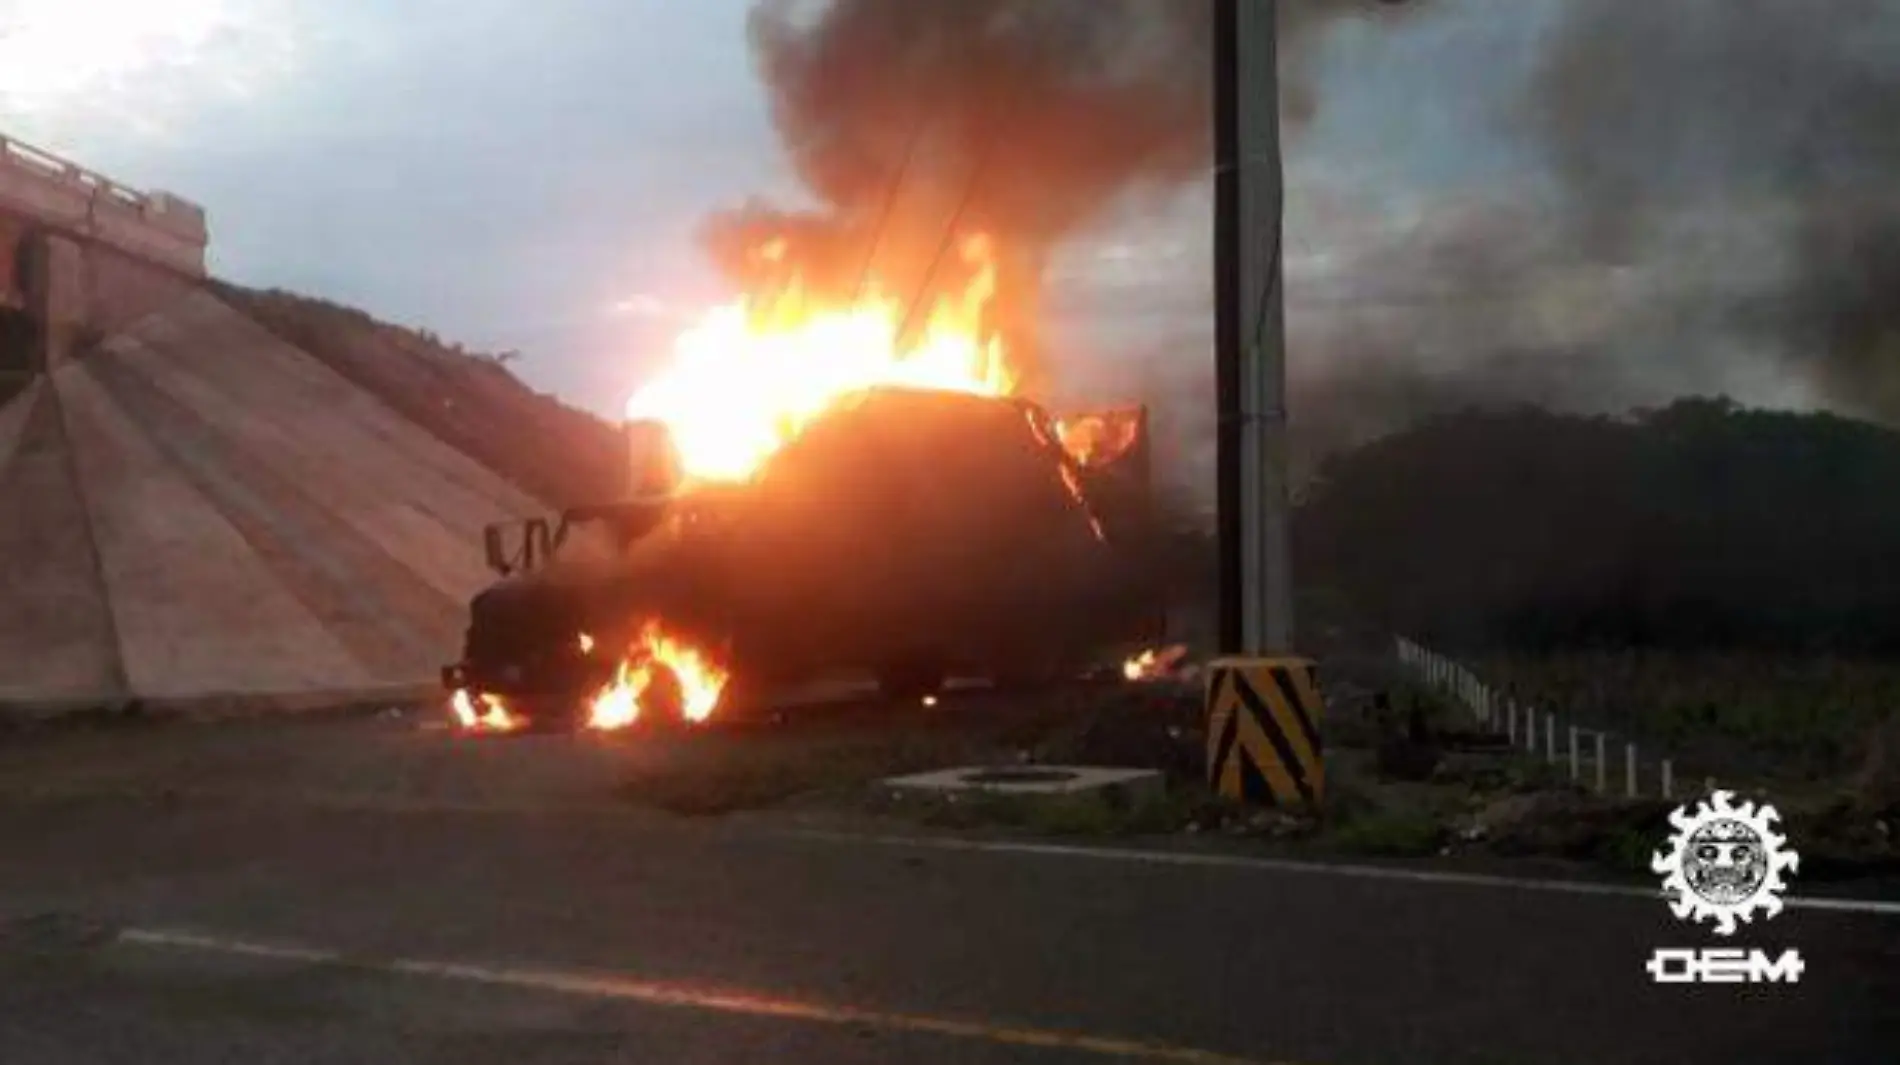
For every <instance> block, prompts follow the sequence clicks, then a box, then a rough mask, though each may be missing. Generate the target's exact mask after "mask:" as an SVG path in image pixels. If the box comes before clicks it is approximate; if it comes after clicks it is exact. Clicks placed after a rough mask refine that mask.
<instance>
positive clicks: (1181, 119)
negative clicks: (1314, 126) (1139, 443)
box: [705, 0, 1382, 388]
mask: <svg viewBox="0 0 1900 1065" xmlns="http://www.w3.org/2000/svg"><path fill="white" fill-rule="evenodd" d="M1280 7H1281V9H1282V12H1283V14H1282V21H1283V29H1282V33H1283V44H1284V54H1285V55H1286V56H1288V59H1287V61H1286V68H1287V70H1288V74H1289V79H1290V81H1291V82H1292V84H1293V86H1294V87H1293V88H1292V89H1291V90H1289V93H1288V112H1289V117H1290V118H1292V119H1293V120H1294V121H1295V122H1297V121H1300V120H1302V119H1304V118H1305V117H1306V116H1309V115H1310V114H1311V113H1312V111H1313V109H1314V103H1313V99H1312V95H1311V93H1309V92H1306V91H1304V89H1303V88H1301V86H1303V84H1304V82H1305V78H1306V75H1307V73H1308V71H1307V69H1306V63H1305V61H1304V58H1303V57H1304V56H1305V55H1306V52H1307V50H1306V49H1305V47H1304V43H1305V42H1306V41H1308V40H1310V39H1312V38H1313V37H1314V31H1315V30H1316V29H1317V28H1318V27H1320V26H1322V25H1324V24H1325V23H1326V22H1328V21H1329V20H1331V19H1333V18H1335V17H1338V16H1340V15H1342V14H1345V13H1349V12H1359V13H1371V12H1376V11H1379V10H1381V9H1382V8H1381V6H1380V5H1378V4H1376V3H1373V2H1372V0H1310V2H1305V3H1285V4H1281V5H1280ZM1212 13H1213V5H1212V4H1211V3H1209V2H1206V0H830V2H828V3H818V4H812V3H796V2H791V0H765V2H762V3H760V4H759V5H758V6H757V7H756V8H755V9H754V11H753V14H752V18H751V23H750V33H751V41H752V47H753V53H754V58H755V61H756V64H757V67H758V70H759V73H760V76H761V80H762V81H763V82H764V84H765V87H766V90H767V93H768V95H769V97H770V102H771V110H772V116H773V119H774V122H775V124H776V127H777V130H778V134H779V137H780V140H781V142H782V144H783V146H784V149H785V151H786V153H787V155H788V157H789V158H790V160H791V162H792V164H793V166H794V168H795V169H796V172H797V173H798V175H799V177H800V178H801V179H802V181H803V183H804V185H805V187H806V189H807V190H808V191H809V192H810V193H811V194H812V196H813V197H814V198H815V199H816V200H817V201H818V206H817V207H816V208H815V209H811V210H806V211H802V212H800V211H786V210H784V209H781V208H779V207H776V206H774V205H771V204H767V203H763V202H753V203H749V204H747V205H745V206H744V207H742V208H739V209H737V210H734V211H730V212H726V213H724V214H721V215H718V216H716V217H715V218H713V219H711V220H710V221H709V223H708V224H707V226H706V228H705V243H706V245H707V246H708V248H709V249H710V251H711V253H712V255H713V257H714V258H715V260H716V261H717V262H718V263H720V264H721V265H722V266H723V267H724V268H725V269H726V270H727V271H728V272H729V273H731V274H733V275H734V276H735V277H737V278H738V279H740V280H742V281H744V282H746V283H748V284H756V283H757V281H758V280H759V273H760V271H762V270H763V271H767V272H768V273H769V270H771V269H774V268H782V263H783V262H791V263H795V264H796V265H797V267H798V269H799V270H800V271H801V273H802V274H803V275H804V277H805V280H806V281H807V283H808V284H812V285H814V286H817V287H820V288H828V289H832V290H836V291H841V292H848V291H851V290H853V289H857V288H861V286H862V284H863V283H864V281H865V280H866V278H867V276H869V277H875V278H876V279H877V281H878V282H879V283H880V284H881V285H882V286H883V287H885V288H886V289H887V290H888V291H894V292H897V293H911V292H917V291H921V290H922V289H923V288H924V287H925V282H926V277H928V279H929V281H930V282H931V284H932V286H935V287H940V286H947V285H953V284H956V283H957V282H958V280H959V275H958V273H957V271H958V268H959V264H958V262H957V260H956V257H955V255H954V254H945V253H944V250H945V249H946V247H947V244H946V240H945V234H946V233H950V232H951V231H953V230H955V231H958V232H963V233H968V232H976V231H981V232H984V233H988V234H990V235H992V236H993V237H995V238H996V241H997V244H998V246H999V248H1000V250H1001V261H1000V273H1001V276H1000V278H999V282H1000V292H999V299H998V304H999V307H998V313H999V315H1000V319H1001V320H1000V321H999V322H998V323H997V324H998V326H999V327H1000V328H1003V329H1005V330H1006V331H1007V333H1008V335H1009V339H1010V342H1011V346H1012V348H1013V349H1015V350H1016V351H1017V353H1018V355H1019V358H1020V357H1026V361H1028V362H1029V363H1030V365H1029V367H1027V368H1028V369H1029V370H1030V382H1029V383H1030V385H1031V387H1032V388H1033V387H1035V384H1036V382H1037V380H1038V379H1037V377H1036V375H1035V370H1036V368H1037V367H1036V366H1035V363H1036V362H1038V361H1039V360H1037V359H1036V358H1035V348H1036V343H1035V334H1036V332H1037V330H1036V322H1037V319H1038V317H1039V314H1040V311H1041V305H1042V278H1043V270H1044V266H1045V264H1046V263H1047V261H1048V257H1049V255H1050V253H1051V251H1052V250H1053V249H1054V248H1055V247H1057V246H1058V245H1059V244H1060V243H1061V242H1062V241H1063V240H1065V239H1067V238H1069V237H1072V236H1074V235H1076V234H1077V233H1078V232H1080V231H1082V230H1083V229H1085V228H1086V227H1088V226H1089V225H1090V224H1091V223H1093V222H1095V221H1097V220H1099V219H1100V218H1101V217H1102V216H1103V214H1104V212H1105V211H1106V210H1107V209H1108V208H1109V207H1110V206H1111V205H1114V204H1117V203H1120V202H1122V201H1124V200H1125V199H1127V198H1130V197H1134V196H1138V195H1140V194H1142V193H1144V192H1157V193H1171V192H1174V191H1177V190H1179V189H1180V188H1181V187H1183V186H1184V185H1185V184H1187V183H1189V182H1191V181H1194V180H1196V179H1197V178H1200V177H1202V176H1204V175H1205V174H1207V173H1208V170H1209V166H1210V163H1211V158H1210V143H1211V138H1210V131H1211V114H1212V102H1211V89H1212V69H1211V66H1210V58H1211V54H1212V53H1211V37H1212ZM774 237H776V238H781V239H783V240H784V241H785V247H786V248H787V249H788V254H787V256H786V257H785V259H784V260H781V261H780V262H781V265H780V266H778V267H774V266H773V265H771V264H770V263H764V262H761V261H760V259H759V257H758V256H757V255H756V254H754V252H755V249H757V248H758V247H759V246H760V245H761V244H763V243H765V242H767V241H768V240H770V239H771V238H774Z"/></svg>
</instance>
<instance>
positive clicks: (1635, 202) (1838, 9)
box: [1524, 0, 1900, 419]
mask: <svg viewBox="0 0 1900 1065" xmlns="http://www.w3.org/2000/svg"><path fill="white" fill-rule="evenodd" d="M1563 10H1564V12H1565V13H1564V15H1563V16H1562V20H1561V22H1560V24H1559V25H1558V28H1557V32H1556V34H1555V36H1554V37H1553V39H1552V44H1551V47H1550V51H1549V52H1548V54H1547V55H1546V56H1545V57H1544V61H1543V63H1542V65H1541V69H1540V71H1539V74H1538V77H1537V80H1536V83H1535V85H1534V87H1533V94H1532V96H1531V97H1530V100H1531V105H1530V108H1529V110H1528V113H1527V114H1526V115H1525V116H1524V117H1526V118H1527V119H1528V120H1529V121H1528V123H1527V126H1528V128H1529V129H1530V130H1531V132H1532V136H1533V137H1534V138H1535V139H1536V141H1537V142H1538V143H1539V144H1540V145H1541V146H1542V148H1543V149H1544V152H1545V155H1546V157H1547V158H1548V160H1549V161H1550V163H1551V165H1552V168H1553V171H1554V172H1555V174H1556V175H1557V176H1558V177H1559V179H1560V180H1561V182H1562V187H1563V191H1564V194H1565V196H1566V201H1565V202H1566V206H1567V209H1568V211H1569V212H1570V213H1569V215H1568V222H1569V223H1570V231H1571V233H1572V234H1573V236H1574V238H1575V240H1576V242H1577V244H1578V246H1579V247H1580V248H1581V249H1583V250H1585V251H1586V252H1587V253H1589V254H1591V255H1592V256H1594V257H1595V258H1596V259H1598V260H1599V261H1602V262H1608V263H1618V262H1632V261H1636V262H1640V261H1645V260H1650V259H1654V258H1656V257H1657V256H1658V255H1660V254H1663V253H1665V252H1666V251H1667V249H1666V248H1663V247H1660V246H1659V244H1658V241H1657V240H1656V239H1655V236H1656V234H1657V233H1658V232H1659V231H1661V230H1663V229H1664V228H1665V222H1666V219H1667V217H1668V216H1669V215H1671V214H1680V213H1681V212H1683V211H1685V210H1689V209H1693V208H1696V207H1698V206H1700V207H1702V208H1703V209H1705V210H1707V211H1709V212H1711V213H1714V212H1720V213H1721V214H1722V215H1724V216H1726V218H1727V220H1728V226H1727V227H1726V228H1728V229H1730V230H1731V231H1743V230H1746V229H1748V228H1750V227H1756V228H1761V227H1768V228H1770V229H1772V230H1773V235H1774V237H1775V242H1774V245H1775V246H1774V251H1773V254H1774V257H1775V258H1776V259H1777V260H1778V261H1777V262H1776V263H1775V264H1774V265H1775V266H1776V268H1777V276H1775V277H1774V278H1773V280H1772V283H1771V285H1770V286H1769V287H1768V288H1767V289H1766V290H1765V291H1763V290H1758V291H1756V292H1753V293H1751V294H1750V295H1749V297H1748V298H1745V299H1735V300H1729V301H1725V302H1723V303H1722V304H1721V305H1720V306H1719V308H1713V309H1715V310H1717V311H1718V315H1719V318H1720V324H1721V325H1723V326H1724V327H1726V328H1727V329H1728V330H1732V331H1733V332H1734V333H1735V334H1736V335H1737V336H1738V338H1739V339H1740V341H1741V342H1742V343H1743V344H1744V345H1748V344H1755V345H1759V346H1761V347H1762V348H1764V349H1767V350H1770V351H1772V352H1773V353H1774V354H1775V356H1776V357H1777V358H1778V359H1779V360H1781V361H1782V362H1783V363H1784V365H1786V366H1788V367H1790V368H1793V369H1796V370H1798V371H1800V372H1801V373H1802V375H1803V376H1804V377H1806V378H1807V379H1808V380H1810V381H1811V382H1812V383H1813V384H1814V385H1815V386H1816V387H1817V388H1818V389H1819V390H1820V391H1821V393H1822V395H1823V397H1824V398H1826V399H1827V400H1829V401H1830V402H1831V403H1832V404H1833V405H1835V406H1838V407H1841V408H1843V409H1846V410H1849V411H1852V412H1854V413H1858V414H1863V415H1871V416H1877V417H1884V418H1887V419H1896V418H1900V202H1897V201H1896V200H1895V197H1894V195H1893V189H1894V187H1895V182H1896V180H1897V179H1900V62H1896V61H1895V58H1894V57H1895V56H1896V55H1900V8H1896V7H1895V6H1894V5H1893V4H1891V3H1884V2H1882V0H1671V2H1670V3H1667V4H1626V3H1615V2H1607V0H1595V2H1591V3H1573V4H1569V5H1566V6H1565V7H1564V9H1563ZM1705 265H1714V266H1715V270H1716V272H1715V274H1714V275H1713V276H1714V277H1715V278H1717V279H1719V278H1720V277H1721V275H1722V273H1723V272H1725V271H1724V268H1723V267H1721V266H1720V265H1716V264H1705ZM1750 267H1751V264H1748V263H1742V262H1734V263H1730V264H1728V266H1727V269H1728V270H1733V269H1748V268H1750ZM1686 291H1692V290H1686ZM1657 298H1658V299H1660V300H1668V299H1670V293H1669V291H1668V290H1667V289H1664V290H1662V291H1660V292H1658V294H1657ZM1704 298H1705V299H1706V296H1704ZM1695 309H1696V308H1694V307H1693V306H1687V305H1685V307H1684V310H1685V313H1687V312H1689V311H1693V310H1695ZM1702 309H1703V310H1705V311H1706V310H1709V309H1711V308H1708V307H1706V306H1705V307H1704V308H1702Z"/></svg>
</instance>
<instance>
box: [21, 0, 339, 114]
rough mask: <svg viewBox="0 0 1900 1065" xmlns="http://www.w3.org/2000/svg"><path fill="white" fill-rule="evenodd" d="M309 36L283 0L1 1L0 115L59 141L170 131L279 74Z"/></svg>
mask: <svg viewBox="0 0 1900 1065" xmlns="http://www.w3.org/2000/svg"><path fill="white" fill-rule="evenodd" d="M307 35H308V32H307V27H306V26H305V25H304V24H303V23H302V22H301V19H300V16H299V13H298V11H297V10H296V9H295V8H294V7H292V6H291V4H290V3H289V2H288V0H0V123H4V125H5V127H6V128H7V130H8V131H9V132H10V133H12V134H13V135H16V136H20V137H23V138H26V139H30V140H36V141H43V142H46V143H47V144H48V146H49V147H54V148H56V149H65V150H72V149H73V148H75V147H77V146H80V145H83V144H87V143H89V142H91V141H93V140H94V139H95V138H97V137H99V136H101V135H102V134H106V133H110V134H111V135H112V136H115V137H119V138H126V137H130V138H135V139H150V138H164V137H169V136H175V135H177V133H178V132H179V130H180V128H181V124H182V123H185V122H187V121H189V119H190V118H191V117H192V116H193V115H194V114H196V113H198V112H199V111H201V110H202V109H203V108H204V107H206V106H207V105H210V104H215V103H229V102H234V101H243V100H247V99H252V98H255V97H256V96H258V95H259V94H261V93H265V92H268V91H269V90H270V89H272V88H273V87H275V86H277V85H281V84H283V83H284V82H285V81H286V80H287V79H288V78H289V77H290V76H291V75H292V74H294V73H295V72H296V70H297V69H298V66H299V63H300V61H301V59H302V58H303V51H304V46H305V44H306V38H307Z"/></svg>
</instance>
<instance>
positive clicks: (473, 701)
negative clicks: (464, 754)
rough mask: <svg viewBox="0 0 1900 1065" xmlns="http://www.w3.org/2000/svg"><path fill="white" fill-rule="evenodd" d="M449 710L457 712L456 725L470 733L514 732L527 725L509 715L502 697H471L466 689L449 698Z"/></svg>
mask: <svg viewBox="0 0 1900 1065" xmlns="http://www.w3.org/2000/svg"><path fill="white" fill-rule="evenodd" d="M449 709H450V710H452V711H454V712H455V720H456V723H457V724H459V725H461V726H462V728H463V729H465V730H467V731H469V732H513V731H515V730H517V729H519V728H521V727H522V725H523V724H524V723H525V722H523V721H522V720H521V719H520V718H518V717H516V716H515V715H514V714H512V713H509V711H508V704H507V703H506V702H504V701H503V700H502V698H501V696H499V695H491V694H486V693H484V694H481V695H470V694H469V693H468V689H466V688H457V689H455V692H454V693H453V694H452V695H450V696H449Z"/></svg>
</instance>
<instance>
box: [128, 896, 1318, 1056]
mask: <svg viewBox="0 0 1900 1065" xmlns="http://www.w3.org/2000/svg"><path fill="white" fill-rule="evenodd" d="M118 941H119V942H120V943H124V944H130V945H135V946H140V947H145V948H150V949H159V950H181V951H193V952H198V953H206V954H220V955H225V956H230V957H244V958H256V959H260V960H265V961H274V962H286V963H292V964H298V965H339V966H346V967H349V968H353V969H358V970H362V971H366V972H373V973H383V974H387V975H393V976H409V977H419V978H424V979H433V980H448V981H455V982H459V983H469V984H481V985H486V986H489V987H503V988H510V989H513V990H517V991H535V992H542V993H547V994H557V995H568V996H572V997H578V998H593V999H610V1000H615V1001H621V1002H637V1003H641V1004H643V1005H649V1006H665V1007H671V1008H675V1009H693V1010H701V1011H706V1012H712V1013H725V1014H739V1015H744V1016H751V1017H769V1018H775V1019H779V1020H791V1021H806V1022H812V1023H818V1024H831V1025H847V1026H852V1027H858V1028H877V1029H883V1030H886V1031H900V1032H916V1033H921V1034H925V1035H938V1036H947V1037H950V1038H954V1039H970V1040H977V1041H981V1042H989V1043H1003V1044H1008V1045H1012V1046H1026V1047H1038V1048H1043V1049H1054V1050H1070V1051H1078V1052H1081V1053H1086V1054H1094V1055H1097V1056H1100V1057H1107V1058H1120V1059H1122V1060H1127V1061H1145V1062H1163V1063H1168V1065H1269V1063H1267V1062H1264V1061H1261V1060H1258V1059H1250V1058H1239V1057H1235V1056H1232V1055H1229V1054H1223V1053H1219V1052H1217V1051H1212V1050H1201V1049H1198V1048H1195V1047H1184V1046H1176V1045H1173V1044H1168V1043H1153V1042H1145V1041H1141V1040H1135V1039H1127V1038H1123V1037H1119V1036H1104V1035H1092V1034H1088V1033H1084V1032H1067V1031H1058V1030H1054V1029H1048V1028H1032V1027H1027V1026H1023V1025H1018V1024H1014V1023H1010V1022H996V1021H982V1020H971V1019H960V1018H951V1017H938V1016H931V1015H927V1014H914V1013H890V1012H885V1011H882V1010H875V1009H869V1008H866V1007H861V1006H852V1005H843V1004H835V1003H824V1002H819V1001H815V1000H810V999H794V998H785V997H781V996H777V995H770V994H762V993H758V992H750V991H740V990H733V989H717V988H708V987H704V986H697V985H692V984H684V983H674V982H671V981H664V980H654V979H643V978H640V977H636V976H630V975H625V974H615V973H604V972H597V971H596V972H586V971H579V970H565V969H530V968H516V967H512V966H497V965H472V964H466V963H461V962H445V961H430V960H426V959H419V958H375V959H364V958H359V957H356V956H353V955H351V954H349V953H347V952H344V951H339V950H325V949H319V948H312V947H305V946H296V945H289V944H280V943H264V942H258V941H255V940H249V939H243V938H236V937H230V936H223V935H213V934H206V933H198V932H186V931H177V930H166V929H155V928H129V929H124V930H122V931H121V932H120V933H119V936H118ZM1279 1065H1290V1063H1286V1062H1282V1063H1279Z"/></svg>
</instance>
